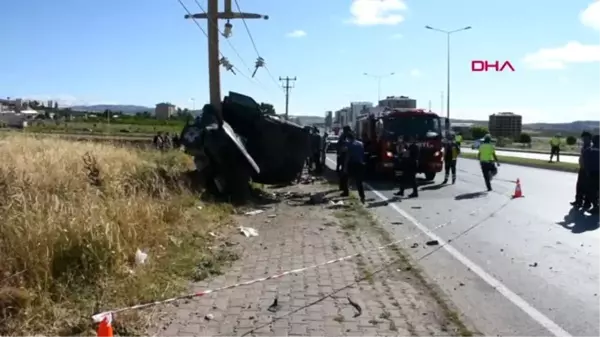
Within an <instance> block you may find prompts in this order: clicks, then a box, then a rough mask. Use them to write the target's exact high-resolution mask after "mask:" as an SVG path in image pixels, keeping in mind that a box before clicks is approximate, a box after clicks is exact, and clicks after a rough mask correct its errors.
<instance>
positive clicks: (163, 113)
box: [154, 103, 177, 120]
mask: <svg viewBox="0 0 600 337" xmlns="http://www.w3.org/2000/svg"><path fill="white" fill-rule="evenodd" d="M176 110H177V108H176V107H175V106H174V105H173V104H171V103H158V104H156V108H155V109H154V114H155V115H156V119H162V120H165V119H169V118H171V116H173V115H174V114H175V111H176Z"/></svg>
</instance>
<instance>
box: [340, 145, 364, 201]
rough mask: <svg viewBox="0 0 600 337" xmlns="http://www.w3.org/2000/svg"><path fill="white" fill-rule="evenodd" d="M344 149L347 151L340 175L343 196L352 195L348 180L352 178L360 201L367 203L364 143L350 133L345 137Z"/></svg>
mask: <svg viewBox="0 0 600 337" xmlns="http://www.w3.org/2000/svg"><path fill="white" fill-rule="evenodd" d="M342 146H343V147H344V149H343V151H344V152H345V156H344V163H343V165H342V166H343V167H342V173H341V175H340V188H341V189H342V196H344V197H347V196H348V195H350V191H349V190H348V180H349V178H351V179H352V180H354V183H355V184H356V190H357V191H358V196H359V197H360V202H361V203H363V204H364V203H365V189H364V185H363V177H364V172H365V161H364V157H365V148H364V146H363V143H362V142H361V141H359V140H356V139H355V137H354V134H352V133H349V134H348V135H347V136H346V137H345V141H344V144H343V145H342Z"/></svg>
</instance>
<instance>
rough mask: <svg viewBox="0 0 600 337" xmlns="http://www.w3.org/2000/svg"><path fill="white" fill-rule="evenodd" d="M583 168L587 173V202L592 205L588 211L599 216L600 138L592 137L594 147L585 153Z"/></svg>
mask: <svg viewBox="0 0 600 337" xmlns="http://www.w3.org/2000/svg"><path fill="white" fill-rule="evenodd" d="M583 168H584V170H585V173H586V196H585V197H586V201H587V202H588V203H590V204H591V205H592V207H591V208H590V209H589V210H588V212H590V213H591V214H598V196H599V195H598V192H599V189H600V186H599V184H600V136H598V135H594V137H592V146H591V147H588V148H587V149H586V150H585V151H584V152H583Z"/></svg>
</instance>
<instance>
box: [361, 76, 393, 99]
mask: <svg viewBox="0 0 600 337" xmlns="http://www.w3.org/2000/svg"><path fill="white" fill-rule="evenodd" d="M395 74H396V73H389V74H384V75H374V74H369V73H363V75H365V76H369V77H373V78H374V79H376V80H377V104H379V101H380V100H381V80H382V79H384V78H386V77H390V76H393V75H395Z"/></svg>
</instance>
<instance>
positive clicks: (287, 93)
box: [279, 76, 296, 121]
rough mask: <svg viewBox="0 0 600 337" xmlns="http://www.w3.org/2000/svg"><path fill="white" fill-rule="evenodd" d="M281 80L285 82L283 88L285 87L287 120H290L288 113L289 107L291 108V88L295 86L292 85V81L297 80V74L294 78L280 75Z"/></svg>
mask: <svg viewBox="0 0 600 337" xmlns="http://www.w3.org/2000/svg"><path fill="white" fill-rule="evenodd" d="M279 80H280V81H283V82H284V85H283V89H285V120H286V121H287V120H288V113H289V109H290V89H292V88H293V86H291V85H290V81H292V82H294V81H296V76H294V77H293V78H291V77H289V76H286V77H281V76H280V77H279Z"/></svg>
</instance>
